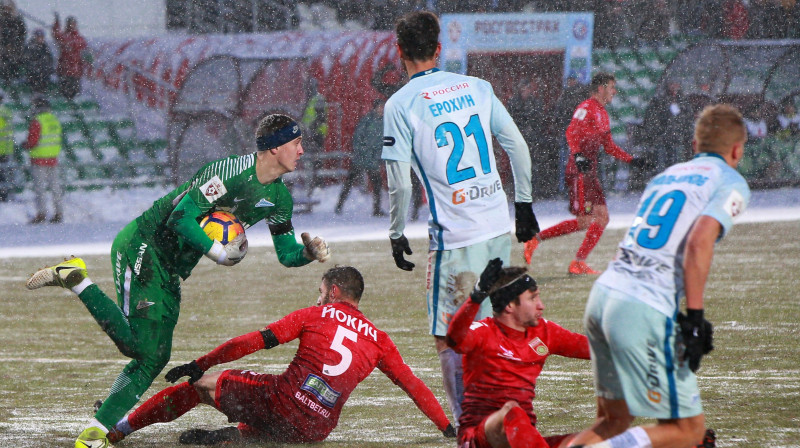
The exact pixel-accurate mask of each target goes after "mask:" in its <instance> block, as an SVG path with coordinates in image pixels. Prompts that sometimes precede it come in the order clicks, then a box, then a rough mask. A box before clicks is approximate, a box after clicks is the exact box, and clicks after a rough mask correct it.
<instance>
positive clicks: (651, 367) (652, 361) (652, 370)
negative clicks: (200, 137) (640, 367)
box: [647, 341, 661, 403]
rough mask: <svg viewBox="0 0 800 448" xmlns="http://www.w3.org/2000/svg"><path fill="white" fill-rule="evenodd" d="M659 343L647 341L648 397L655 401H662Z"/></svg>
mask: <svg viewBox="0 0 800 448" xmlns="http://www.w3.org/2000/svg"><path fill="white" fill-rule="evenodd" d="M656 347H657V344H656V342H654V341H647V399H648V400H650V401H652V402H653V403H661V392H659V391H658V389H660V388H661V381H659V379H658V372H659V368H658V359H657V357H656Z"/></svg>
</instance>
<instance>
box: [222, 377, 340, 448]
mask: <svg viewBox="0 0 800 448" xmlns="http://www.w3.org/2000/svg"><path fill="white" fill-rule="evenodd" d="M278 378H279V377H278V376H276V375H268V374H260V373H256V372H253V371H252V370H226V371H224V372H222V374H221V375H220V377H219V379H218V380H217V390H216V397H217V398H216V406H217V409H219V410H220V411H221V412H222V413H223V414H225V415H226V416H227V417H228V421H229V422H241V423H242V424H240V425H239V430H240V431H241V433H242V436H243V437H245V438H255V439H260V440H265V441H272V442H278V443H311V442H321V441H322V440H325V438H326V437H327V436H328V434H327V433H325V434H320V433H319V432H318V431H314V430H313V428H302V429H304V430H303V431H301V430H300V429H298V428H296V427H295V426H294V425H292V423H290V422H291V419H290V418H289V417H285V416H283V415H281V414H280V413H279V412H278V410H279V409H280V406H279V404H278V399H277V396H276V394H277V391H278V387H277V379H278Z"/></svg>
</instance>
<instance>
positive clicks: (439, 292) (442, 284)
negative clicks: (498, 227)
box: [426, 233, 511, 336]
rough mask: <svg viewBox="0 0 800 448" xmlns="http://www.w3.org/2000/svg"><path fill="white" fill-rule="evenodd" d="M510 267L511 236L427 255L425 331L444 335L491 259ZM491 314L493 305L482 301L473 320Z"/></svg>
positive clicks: (433, 251) (436, 251) (507, 235)
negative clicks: (498, 259)
mask: <svg viewBox="0 0 800 448" xmlns="http://www.w3.org/2000/svg"><path fill="white" fill-rule="evenodd" d="M498 257H499V258H500V259H501V260H503V266H509V263H510V260H511V237H510V235H509V234H508V233H506V234H503V235H500V236H497V237H494V238H492V239H490V240H486V241H481V242H480V243H475V244H472V245H470V246H466V247H461V248H458V249H451V250H432V251H430V252H428V270H427V273H426V290H427V301H428V324H429V326H428V328H430V329H431V334H432V335H434V336H445V335H447V326H448V325H449V324H450V319H452V318H453V315H454V314H455V313H456V311H457V310H458V307H459V306H461V304H462V303H464V300H467V299H468V298H469V295H470V293H471V292H472V289H473V288H474V287H475V283H476V282H477V281H478V276H480V275H481V272H483V270H484V268H486V264H487V263H488V262H489V260H491V259H493V258H498ZM491 315H492V304H491V301H489V300H484V301H483V304H481V310H480V312H479V313H478V315H477V316H476V317H475V320H480V319H483V318H484V317H489V316H491Z"/></svg>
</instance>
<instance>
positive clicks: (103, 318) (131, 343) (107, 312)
mask: <svg viewBox="0 0 800 448" xmlns="http://www.w3.org/2000/svg"><path fill="white" fill-rule="evenodd" d="M78 297H79V298H80V299H81V302H83V304H84V305H86V309H88V310H89V313H91V315H92V317H94V320H95V321H97V323H98V325H100V328H102V329H103V331H105V332H106V334H107V335H108V336H109V337H110V338H111V340H112V341H114V344H116V345H117V348H119V350H120V351H121V352H122V354H124V355H125V356H132V355H131V350H132V347H135V345H136V338H135V337H134V335H133V332H132V331H131V325H130V322H129V321H128V318H127V317H125V315H124V314H123V313H122V310H121V309H120V308H119V307H118V306H117V304H116V302H114V301H113V300H111V299H110V298H109V297H108V296H107V295H106V294H105V293H104V292H103V291H102V290H101V289H100V288H99V287H98V286H97V285H95V284H92V285H90V286H89V287H87V288H86V289H84V290H83V292H81V293H80V294H79V295H78ZM114 423H116V422H114Z"/></svg>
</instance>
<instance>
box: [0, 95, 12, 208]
mask: <svg viewBox="0 0 800 448" xmlns="http://www.w3.org/2000/svg"><path fill="white" fill-rule="evenodd" d="M5 96H6V92H5V91H3V89H0V202H5V201H7V200H8V196H9V194H10V193H11V190H12V188H13V187H14V185H13V172H12V164H13V159H14V126H13V123H12V119H13V117H12V115H11V109H9V108H8V107H7V106H6V105H5V103H3V99H4V98H5Z"/></svg>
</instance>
